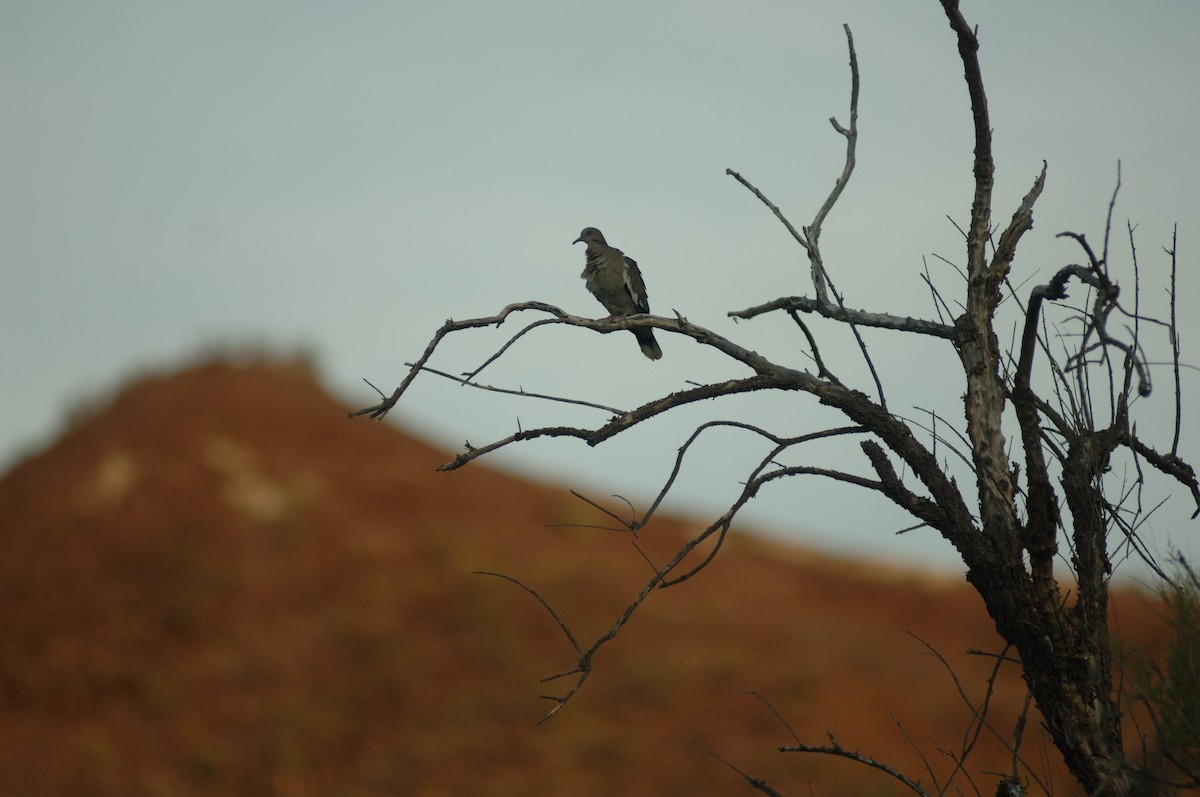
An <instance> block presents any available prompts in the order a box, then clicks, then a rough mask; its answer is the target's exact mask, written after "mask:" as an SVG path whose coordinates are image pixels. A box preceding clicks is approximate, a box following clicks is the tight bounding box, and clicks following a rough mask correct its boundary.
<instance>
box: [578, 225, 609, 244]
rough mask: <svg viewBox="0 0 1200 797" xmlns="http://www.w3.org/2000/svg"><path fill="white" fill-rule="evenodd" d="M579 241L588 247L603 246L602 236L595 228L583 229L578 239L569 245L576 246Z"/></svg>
mask: <svg viewBox="0 0 1200 797" xmlns="http://www.w3.org/2000/svg"><path fill="white" fill-rule="evenodd" d="M580 241H583V242H584V243H585V244H587V245H588V246H591V245H592V244H600V245H604V235H603V234H601V232H600V231H599V230H597V229H596V228H595V227H584V228H583V232H581V233H579V237H578V238H576V239H575V240H574V241H571V243H572V244H577V243H579V242H580Z"/></svg>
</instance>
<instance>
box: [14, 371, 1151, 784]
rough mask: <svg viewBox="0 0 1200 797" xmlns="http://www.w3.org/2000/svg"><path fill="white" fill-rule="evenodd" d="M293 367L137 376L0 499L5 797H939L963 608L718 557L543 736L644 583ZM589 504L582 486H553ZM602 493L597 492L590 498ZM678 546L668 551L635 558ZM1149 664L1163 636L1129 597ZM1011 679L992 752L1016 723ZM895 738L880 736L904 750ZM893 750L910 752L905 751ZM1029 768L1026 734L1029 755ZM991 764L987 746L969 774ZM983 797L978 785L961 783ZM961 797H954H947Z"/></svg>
mask: <svg viewBox="0 0 1200 797" xmlns="http://www.w3.org/2000/svg"><path fill="white" fill-rule="evenodd" d="M346 411H347V408H346V407H344V406H342V405H340V404H339V403H338V402H336V401H335V400H334V399H332V398H331V397H330V396H328V395H327V394H326V393H325V392H324V391H323V390H322V389H321V388H320V387H319V386H318V384H317V382H316V381H315V380H314V378H313V376H312V375H311V374H310V373H309V372H308V371H307V370H306V369H305V368H304V367H302V366H299V365H292V364H281V363H264V362H259V363H253V364H242V365H234V364H230V363H224V362H217V363H209V364H206V365H202V366H199V367H195V368H191V369H188V370H186V371H183V372H181V373H177V374H173V375H168V376H163V377H153V378H145V379H142V380H140V381H138V382H137V383H135V384H132V385H131V386H129V387H128V388H127V389H125V390H124V391H123V392H121V393H120V394H119V395H118V396H117V397H116V398H115V399H114V400H113V401H112V402H111V404H110V405H108V406H107V407H105V408H103V409H101V410H98V411H96V412H95V413H94V414H93V415H92V416H91V417H88V418H86V419H83V420H81V421H79V422H78V423H76V424H75V426H74V427H73V428H72V429H70V430H69V431H67V432H66V433H64V435H63V436H62V438H61V439H60V440H59V441H58V442H57V443H56V444H54V445H53V446H52V447H51V448H49V449H48V450H46V451H44V452H41V453H39V454H37V455H35V456H32V457H30V458H28V459H26V460H25V461H23V462H21V463H20V464H18V465H17V466H16V467H15V468H14V469H13V470H12V471H10V472H9V473H7V474H6V475H4V477H3V478H2V479H0V551H2V556H0V629H2V632H0V794H2V795H85V794H87V795H147V796H151V795H203V794H220V795H285V796H288V797H290V796H292V795H295V796H296V797H302V796H304V795H347V796H350V795H354V796H357V795H460V794H478V795H585V796H586V795H614V794H621V795H664V794H668V795H674V794H710V795H725V794H729V795H741V794H747V793H752V792H751V791H750V789H749V788H748V787H747V786H746V784H745V783H744V781H741V780H740V779H739V777H738V775H737V774H736V773H734V772H733V771H731V770H730V769H729V768H727V767H726V766H725V765H724V764H722V763H721V762H719V761H718V760H716V759H715V758H714V757H712V756H710V755H709V754H707V753H706V752H704V750H702V749H701V747H700V745H703V746H704V747H706V748H708V749H709V750H712V751H714V752H716V753H717V754H719V755H720V756H721V757H722V758H724V759H725V760H727V761H729V762H730V763H732V764H734V765H736V766H737V767H739V768H740V769H742V770H743V771H745V772H747V773H749V774H751V775H754V776H756V777H761V778H765V779H767V780H768V781H769V782H770V783H771V784H772V785H773V787H775V788H777V789H779V790H781V791H783V792H785V793H789V794H815V795H846V794H889V793H896V792H897V789H896V788H895V786H894V785H893V784H892V782H891V781H889V780H887V779H886V778H884V777H883V776H880V775H879V774H878V773H875V772H873V771H871V770H868V769H866V768H865V767H861V766H858V765H854V764H850V763H846V762H843V761H839V760H834V759H825V758H817V757H813V756H800V755H796V754H780V753H778V752H776V747H777V746H778V745H780V744H787V743H789V742H791V741H793V740H792V737H791V735H790V733H789V731H788V728H786V727H785V726H784V725H783V724H782V723H781V722H780V721H779V719H777V718H776V717H775V716H774V715H773V714H772V713H771V711H770V709H769V708H768V707H767V706H766V705H764V704H763V703H762V702H760V701H758V700H756V699H754V698H752V697H750V696H747V694H746V692H747V691H748V690H756V691H757V692H759V693H761V694H762V695H763V696H765V697H766V698H768V699H769V700H770V701H771V703H772V705H773V706H774V708H775V709H776V710H778V712H779V713H780V714H781V715H782V716H783V717H784V718H786V719H787V721H788V722H789V723H790V725H791V727H792V728H793V729H794V730H795V732H796V733H797V734H798V735H799V736H800V738H802V739H803V740H804V741H806V742H809V743H814V744H820V743H823V742H825V741H826V739H827V737H826V732H827V731H832V732H834V733H835V734H836V737H837V740H838V741H839V742H840V743H841V744H842V745H844V746H846V747H847V748H850V749H855V748H857V749H859V750H861V752H862V753H863V754H865V755H870V756H872V757H874V758H876V759H879V760H882V761H886V762H889V763H893V764H894V765H895V766H897V767H898V768H901V769H903V770H904V771H905V772H906V773H907V774H909V775H911V776H913V777H919V778H921V779H922V781H923V782H926V783H928V782H929V781H928V776H927V775H926V774H925V773H924V771H923V767H922V764H921V761H920V758H919V757H918V755H917V753H916V752H915V750H914V746H915V748H916V750H919V751H920V752H922V753H924V755H925V756H927V757H928V759H929V761H930V763H931V765H932V766H933V768H934V771H935V772H937V773H938V774H939V775H940V776H944V775H945V774H946V773H947V772H949V770H950V769H951V768H952V763H951V761H950V760H949V759H948V758H947V757H945V756H944V755H942V754H940V753H939V752H938V748H939V746H940V747H941V748H945V749H949V750H958V749H959V748H960V746H961V745H962V743H963V732H964V730H965V729H966V728H967V727H968V722H969V720H970V716H971V714H970V710H969V708H968V707H967V706H966V705H965V703H964V702H963V700H962V698H961V697H960V696H959V694H958V692H957V691H956V689H955V686H954V683H953V681H952V679H951V678H950V676H949V674H948V673H947V670H946V669H945V667H943V666H942V665H941V664H940V663H939V662H938V661H937V660H936V659H935V658H934V657H932V656H931V655H928V651H927V650H926V648H925V647H924V646H923V645H922V644H921V642H919V641H918V640H917V639H915V638H914V636H913V635H915V636H916V637H920V638H921V639H923V640H927V641H928V642H929V643H930V644H931V645H933V646H934V647H935V648H936V649H937V650H938V651H939V652H940V653H941V654H943V655H944V656H945V657H946V659H947V661H948V662H949V664H950V665H951V666H952V667H953V668H954V670H955V672H956V673H957V675H958V677H959V679H960V680H961V683H962V685H963V687H964V689H965V690H966V692H967V694H968V695H969V696H970V698H971V699H972V700H975V701H981V700H982V698H983V695H984V690H985V679H986V677H987V675H988V673H989V672H990V671H991V669H992V668H993V666H994V664H995V660H994V659H993V658H989V657H981V656H968V655H966V651H967V650H968V649H981V650H985V651H991V652H999V651H1000V650H1001V645H1000V644H999V642H998V641H997V638H996V637H995V635H994V632H993V631H992V628H991V624H990V622H989V621H988V620H987V618H986V616H985V615H984V612H983V609H982V605H981V602H980V601H979V600H978V598H977V597H976V596H975V595H974V593H973V592H971V591H970V590H969V589H968V588H967V587H966V585H965V584H964V583H959V582H958V581H957V580H949V581H948V580H947V579H946V578H945V577H944V576H938V577H933V576H929V575H923V574H920V573H914V572H904V571H899V570H894V569H890V568H886V567H881V566H879V565H878V564H871V563H855V562H849V561H842V560H834V559H831V558H826V557H823V556H820V555H818V554H815V553H812V552H808V551H804V550H801V549H797V548H794V547H784V546H780V545H777V544H773V543H768V542H765V541H763V540H761V539H757V538H754V537H752V536H747V535H744V534H740V533H735V534H734V535H733V536H732V537H731V539H730V540H729V541H728V542H727V543H726V545H725V547H724V549H723V550H722V552H721V554H720V556H719V557H718V558H717V560H716V561H715V563H714V564H713V565H712V566H711V567H709V568H708V569H707V570H705V571H704V572H703V573H701V574H700V575H699V576H698V577H696V578H693V579H691V580H690V581H688V582H686V583H684V584H682V585H680V586H678V587H674V588H672V589H670V590H664V591H660V592H658V593H656V594H655V595H653V596H651V599H650V600H649V601H648V602H647V603H646V604H645V606H644V607H643V608H642V610H640V611H639V613H638V614H637V615H636V616H635V617H634V619H633V621H632V623H631V624H630V625H629V626H628V627H627V628H626V629H625V631H623V632H622V634H621V636H620V637H619V638H618V639H617V640H616V641H615V642H614V643H612V644H611V645H609V646H608V647H606V648H604V649H602V651H601V652H600V653H599V654H598V657H597V659H596V662H595V665H596V669H595V672H594V673H593V675H592V676H591V678H590V680H589V681H588V683H587V684H586V685H585V686H584V688H583V690H582V691H581V692H580V693H579V694H578V695H577V696H576V697H575V698H574V699H573V700H572V701H571V702H570V703H569V704H568V705H567V706H566V707H565V708H564V709H563V710H562V711H561V712H559V714H557V715H556V716H555V717H554V718H553V719H551V720H550V721H549V722H546V723H545V724H542V725H538V724H536V723H537V720H538V719H539V718H540V717H541V716H542V715H543V713H544V712H545V711H546V710H547V709H548V708H549V707H550V704H549V703H547V702H546V701H543V700H539V699H538V698H537V695H538V694H539V693H540V692H545V691H550V690H554V689H558V688H562V686H561V685H562V684H563V682H554V683H552V684H540V683H539V679H540V678H541V677H543V676H546V675H551V674H553V673H556V672H560V671H562V670H565V669H567V668H568V667H569V666H570V665H571V663H572V662H571V658H570V653H571V651H570V647H569V646H568V645H567V643H566V642H565V641H564V640H563V638H562V635H561V632H560V631H559V629H558V628H557V626H556V625H555V624H554V622H553V620H552V619H551V618H550V617H549V615H548V614H547V613H546V612H545V610H544V609H543V608H542V607H540V606H539V605H537V603H536V602H534V601H533V600H532V599H531V598H530V597H529V596H528V595H527V594H525V593H524V592H523V591H521V590H520V589H518V588H516V587H515V586H513V585H512V584H509V583H506V582H504V581H501V580H499V579H495V578H488V577H485V576H480V575H473V571H476V570H491V571H500V572H503V573H506V574H510V575H512V576H514V577H516V578H519V579H521V580H522V581H524V582H525V583H526V584H528V585H530V586H531V587H533V588H535V589H537V590H538V591H539V592H540V593H541V594H542V595H543V596H544V597H545V598H546V600H547V601H549V602H550V604H551V605H553V606H554V607H555V608H556V609H557V611H558V612H559V613H560V614H561V615H563V617H564V618H565V619H566V620H567V621H568V622H570V623H571V624H572V627H573V629H574V630H575V632H576V634H577V635H578V636H580V637H581V641H585V639H590V638H592V637H594V636H595V635H598V634H600V633H603V632H604V631H605V630H607V629H608V628H609V627H610V626H611V624H612V622H613V620H614V619H615V618H616V617H617V615H618V614H619V613H620V611H621V610H622V609H623V608H624V606H625V605H626V603H627V602H628V601H629V599H630V598H631V597H632V596H633V595H634V594H636V592H637V590H638V589H640V588H641V586H642V585H643V584H644V583H645V581H646V580H647V579H648V577H649V572H648V570H647V566H646V564H645V562H644V561H643V560H642V558H641V556H640V555H639V554H638V552H637V551H636V550H635V549H634V548H633V547H632V546H631V545H630V542H629V539H628V537H627V536H625V535H622V534H619V533H615V532H608V531H598V530H589V529H580V528H561V527H558V528H555V527H552V524H562V523H602V522H603V517H602V516H600V515H599V514H598V513H597V512H596V511H595V510H594V509H591V508H590V507H588V506H586V505H585V504H583V503H582V502H580V501H579V500H577V499H575V498H573V497H572V496H571V495H570V494H569V492H568V490H567V488H566V487H560V486H545V485H538V484H531V483H529V482H525V481H521V480H518V479H515V478H512V477H510V476H507V475H505V474H503V473H499V472H496V471H493V470H490V469H488V468H487V467H483V466H478V465H477V464H473V465H471V466H469V467H467V468H465V469H463V470H461V471H456V472H453V473H449V474H439V473H437V472H435V470H434V469H435V467H436V466H437V465H438V464H440V463H442V462H444V461H446V460H447V459H449V455H448V454H446V453H444V452H439V451H436V450H433V449H431V448H430V447H428V446H426V445H425V444H423V443H421V442H419V441H418V440H416V439H414V438H413V437H411V436H408V435H406V434H405V433H403V432H401V431H398V430H397V429H396V428H394V427H392V426H389V425H380V424H374V423H370V422H368V421H366V420H363V419H357V420H354V421H349V420H347V419H346ZM573 486H577V485H573ZM602 487H603V486H602V485H601V486H598V487H597V492H599V493H601V494H603V493H602V492H601V491H602ZM688 531H689V525H688V523H687V522H685V521H681V520H670V519H663V520H662V521H661V522H656V523H655V524H653V525H651V526H650V527H648V528H647V529H646V531H645V532H644V534H643V538H644V544H645V549H646V551H647V553H648V554H649V555H650V556H651V557H655V556H661V555H663V554H665V553H666V552H667V551H669V550H672V549H673V547H674V546H675V545H677V544H678V542H679V540H680V539H682V535H683V534H685V533H687V532H688ZM1117 606H1118V614H1119V617H1118V620H1119V621H1120V624H1121V626H1122V627H1125V628H1129V629H1134V630H1135V631H1136V633H1137V635H1138V636H1137V638H1136V639H1134V640H1132V641H1134V642H1136V643H1138V644H1142V643H1146V642H1148V641H1150V642H1152V641H1153V640H1154V639H1155V638H1156V637H1157V636H1158V635H1160V634H1161V629H1160V627H1159V625H1158V624H1157V621H1156V620H1155V619H1154V617H1153V609H1152V608H1150V607H1148V604H1147V602H1146V601H1145V600H1144V599H1143V598H1141V597H1138V596H1134V595H1129V594H1121V595H1118V600H1117ZM1024 695H1025V692H1024V689H1023V686H1022V684H1021V682H1020V679H1019V677H1018V676H1017V674H1016V671H1015V668H1013V667H1012V666H1006V667H1004V668H1002V671H1001V676H1000V678H999V679H998V683H997V686H996V690H995V693H994V695H993V696H992V698H991V713H990V714H989V721H990V722H991V723H992V724H993V726H994V727H995V728H996V729H997V730H998V731H999V732H1001V733H1002V734H1004V735H1005V736H1006V738H1007V736H1008V735H1009V734H1010V733H1011V730H1012V728H1013V725H1014V723H1015V721H1016V716H1017V714H1018V712H1019V711H1020V708H1021V706H1022V703H1023V701H1024ZM893 718H894V719H893ZM897 723H899V724H901V725H902V726H903V730H902V729H901V728H900V727H899V726H898V724H897ZM1022 750H1023V752H1024V754H1025V755H1026V756H1027V758H1028V759H1029V760H1030V761H1031V762H1034V763H1035V764H1037V765H1038V766H1039V767H1042V766H1044V765H1045V763H1046V760H1049V761H1050V772H1051V777H1052V778H1053V781H1052V782H1053V785H1054V787H1055V793H1056V794H1058V795H1064V794H1075V793H1076V791H1075V790H1074V789H1072V788H1071V785H1070V783H1069V782H1068V780H1067V779H1066V778H1065V777H1064V776H1063V774H1062V771H1061V768H1059V767H1058V766H1057V756H1056V755H1055V754H1054V752H1053V751H1052V750H1051V749H1050V748H1049V746H1048V744H1047V743H1046V742H1045V740H1044V739H1043V736H1042V734H1041V731H1040V729H1039V727H1038V722H1037V720H1036V718H1034V719H1031V721H1030V722H1029V725H1028V728H1027V730H1026V737H1025V741H1024V745H1023V748H1022ZM1010 759H1011V756H1010V755H1009V754H1008V753H1007V752H1005V751H1004V750H1003V748H1001V747H1000V746H999V745H997V744H996V743H995V741H994V739H992V738H991V736H990V735H989V734H988V733H987V732H984V733H983V734H982V735H981V736H980V739H979V743H978V749H977V750H976V751H975V752H974V753H973V754H972V758H971V761H970V764H971V766H970V771H971V772H972V773H978V772H979V771H983V770H990V771H994V772H1005V771H1009V770H1010V769H1011V764H1010ZM978 785H979V788H980V790H981V791H982V792H983V793H991V792H992V791H993V789H994V778H987V777H984V778H982V779H981V780H980V781H979V784H978ZM962 786H963V789H964V791H967V792H970V788H969V786H968V785H967V784H966V783H965V782H962Z"/></svg>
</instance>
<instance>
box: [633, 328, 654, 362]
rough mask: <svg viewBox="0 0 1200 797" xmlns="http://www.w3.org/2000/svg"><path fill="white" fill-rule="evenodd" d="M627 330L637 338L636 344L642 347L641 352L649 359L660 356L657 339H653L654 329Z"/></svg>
mask: <svg viewBox="0 0 1200 797" xmlns="http://www.w3.org/2000/svg"><path fill="white" fill-rule="evenodd" d="M629 331H630V332H632V333H633V336H634V337H635V338H637V342H638V345H639V346H641V347H642V354H644V355H646V356H647V357H649V358H650V359H651V360H657V359H660V358H661V357H662V349H660V348H659V347H658V341H657V340H655V339H654V330H652V329H646V328H639V329H631V330H629Z"/></svg>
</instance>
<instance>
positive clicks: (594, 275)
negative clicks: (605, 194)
mask: <svg viewBox="0 0 1200 797" xmlns="http://www.w3.org/2000/svg"><path fill="white" fill-rule="evenodd" d="M581 242H582V243H584V244H587V255H586V257H587V265H585V266H584V268H583V273H582V274H580V275H579V276H580V277H582V278H583V280H584V283H585V284H586V285H587V289H588V290H589V291H591V292H592V295H593V296H595V297H596V298H597V299H599V300H600V304H602V305H604V309H605V310H607V311H608V312H609V314H610V315H609V316H608V318H607V319H604V320H611V319H613V318H617V317H618V316H626V315H633V314H635V313H649V312H650V302H649V301H647V299H646V283H645V282H643V281H642V272H641V271H640V270H639V269H638V264H637V263H636V262H635V261H634V260H633V258H631V257H627V256H626V255H625V253H624V252H622V251H621V250H620V249H617V248H616V247H613V246H609V245H608V242H607V241H605V240H604V234H603V233H601V232H600V231H599V230H597V229H596V228H595V227H584V228H583V232H581V233H579V237H578V238H576V239H575V240H574V241H572V245H574V244H577V243H581ZM629 331H630V332H632V333H633V336H634V337H635V338H637V342H638V345H639V346H641V347H642V354H644V355H646V356H647V357H649V358H650V359H651V360H657V359H659V358H660V357H662V349H660V348H659V347H658V341H656V340H655V339H654V330H652V329H650V328H649V327H637V328H635V329H631V330H629Z"/></svg>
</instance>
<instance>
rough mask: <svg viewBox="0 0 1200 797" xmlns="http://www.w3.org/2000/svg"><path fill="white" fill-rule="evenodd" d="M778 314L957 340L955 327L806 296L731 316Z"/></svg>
mask: <svg viewBox="0 0 1200 797" xmlns="http://www.w3.org/2000/svg"><path fill="white" fill-rule="evenodd" d="M775 310H785V311H792V310H799V311H800V312H802V313H816V314H817V315H822V316H825V317H826V318H830V319H833V320H834V321H844V322H846V323H848V324H857V325H859V326H864V327H878V328H880V329H894V330H896V331H898V332H915V333H917V334H920V335H932V336H934V337H937V338H945V339H946V340H954V327H953V326H951V325H949V324H940V323H938V322H936V321H927V320H925V319H923V318H912V317H909V316H899V315H891V314H890V313H872V312H869V311H867V310H854V309H851V308H849V307H841V306H839V305H837V304H835V303H833V302H822V301H820V300H819V299H810V298H808V297H807V296H783V297H780V298H778V299H774V300H772V301H769V302H766V303H765V304H760V305H756V306H754V307H748V308H746V309H745V310H734V311H732V312H730V313H729V316H730V317H731V318H745V319H749V318H754V317H756V316H760V315H764V314H766V313H770V312H774V311H775Z"/></svg>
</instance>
